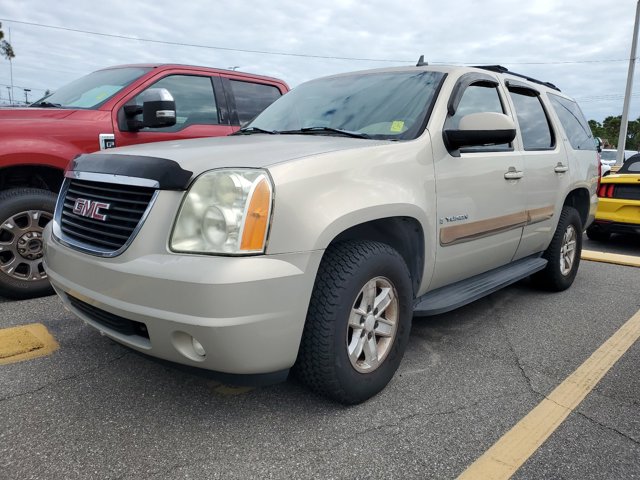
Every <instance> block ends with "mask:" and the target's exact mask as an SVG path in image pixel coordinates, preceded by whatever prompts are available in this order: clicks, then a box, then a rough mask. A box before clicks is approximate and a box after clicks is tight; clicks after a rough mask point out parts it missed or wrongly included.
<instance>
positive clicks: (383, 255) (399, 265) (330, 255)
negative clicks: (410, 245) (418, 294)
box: [294, 241, 413, 404]
mask: <svg viewBox="0 0 640 480" xmlns="http://www.w3.org/2000/svg"><path fill="white" fill-rule="evenodd" d="M374 286H375V294H373V291H374V290H373V287H374ZM385 291H386V295H385ZM387 301H388V302H389V303H388V304H387V306H385V307H384V309H381V310H380V311H377V312H376V311H375V310H374V309H373V308H372V307H374V306H376V305H380V304H381V303H382V304H384V303H386V302H387ZM412 302H413V290H412V286H411V279H410V275H409V271H408V269H407V266H406V264H405V262H404V260H403V259H402V257H401V256H400V255H399V254H398V252H396V251H395V250H394V249H393V248H391V247H389V246H388V245H385V244H383V243H378V242H372V241H353V242H347V243H339V244H335V245H331V246H330V247H329V248H328V249H327V250H326V252H325V254H324V257H323V259H322V262H321V264H320V268H319V270H318V275H317V277H316V281H315V285H314V288H313V293H312V296H311V301H310V303H309V310H308V313H307V319H306V323H305V328H304V332H303V335H302V340H301V344H300V350H299V352H298V358H297V361H296V365H295V366H294V373H295V374H296V375H297V376H298V378H299V379H300V380H301V381H302V382H303V383H304V384H306V385H307V386H308V387H309V388H310V389H311V390H313V391H315V392H316V393H319V394H321V395H323V396H326V397H329V398H331V399H333V400H335V401H338V402H340V403H343V404H357V403H361V402H363V401H365V400H367V399H368V398H370V397H372V396H373V395H375V394H376V393H378V392H379V391H381V390H382V389H383V388H384V387H385V386H386V385H387V384H388V383H389V381H390V380H391V378H392V377H393V375H394V373H395V371H396V370H397V369H398V366H399V365H400V361H401V360H402V356H403V355H404V351H405V349H406V346H407V342H408V340H409V332H410V330H411V319H412V316H413V308H412ZM359 308H360V309H362V311H365V310H366V311H368V312H369V315H368V316H366V317H365V316H364V315H359V314H358V313H356V310H357V309H359ZM349 349H351V353H349ZM374 350H375V353H374Z"/></svg>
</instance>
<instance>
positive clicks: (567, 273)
mask: <svg viewBox="0 0 640 480" xmlns="http://www.w3.org/2000/svg"><path fill="white" fill-rule="evenodd" d="M581 252H582V221H581V220H580V215H579V214H578V211H577V210H576V209H575V208H573V207H569V206H566V205H565V206H564V207H562V212H561V213H560V220H559V221H558V227H557V228H556V231H555V233H554V235H553V239H552V240H551V243H550V244H549V247H547V250H545V252H544V254H543V255H542V257H543V258H546V259H547V261H548V263H547V266H546V267H545V269H544V270H541V271H540V272H538V273H536V274H534V275H533V276H532V280H533V282H534V283H535V285H536V286H538V287H540V288H542V289H545V290H550V291H554V292H560V291H562V290H566V289H567V288H569V287H570V286H571V284H572V283H573V280H574V279H575V278H576V274H577V273H578V267H579V265H580V254H581Z"/></svg>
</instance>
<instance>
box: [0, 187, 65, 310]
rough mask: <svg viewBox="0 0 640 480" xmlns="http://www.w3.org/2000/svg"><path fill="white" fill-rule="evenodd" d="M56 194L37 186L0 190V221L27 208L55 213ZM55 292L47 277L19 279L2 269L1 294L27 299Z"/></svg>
mask: <svg viewBox="0 0 640 480" xmlns="http://www.w3.org/2000/svg"><path fill="white" fill-rule="evenodd" d="M55 205H56V194H55V193H53V192H49V191H47V190H41V189H37V188H15V189H11V190H6V191H4V192H0V222H4V221H6V220H7V219H9V218H11V217H12V216H13V215H15V214H17V213H20V212H23V211H27V210H41V211H45V212H48V213H50V214H51V215H53V212H54V210H55ZM52 293H53V289H52V287H51V284H50V283H49V281H48V280H47V279H43V280H37V281H27V280H19V279H16V278H13V277H10V276H9V275H7V274H5V273H4V272H1V271H0V295H2V296H6V297H9V298H14V299H25V298H34V297H40V296H43V295H50V294H52Z"/></svg>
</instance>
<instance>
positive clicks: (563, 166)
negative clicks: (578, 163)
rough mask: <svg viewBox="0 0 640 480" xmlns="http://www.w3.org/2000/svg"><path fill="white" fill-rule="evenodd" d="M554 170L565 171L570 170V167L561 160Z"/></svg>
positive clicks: (557, 171)
mask: <svg viewBox="0 0 640 480" xmlns="http://www.w3.org/2000/svg"><path fill="white" fill-rule="evenodd" d="M553 171H554V172H556V173H564V172H567V171H569V167H567V166H566V165H563V164H562V163H561V162H558V165H556V168H554V169H553Z"/></svg>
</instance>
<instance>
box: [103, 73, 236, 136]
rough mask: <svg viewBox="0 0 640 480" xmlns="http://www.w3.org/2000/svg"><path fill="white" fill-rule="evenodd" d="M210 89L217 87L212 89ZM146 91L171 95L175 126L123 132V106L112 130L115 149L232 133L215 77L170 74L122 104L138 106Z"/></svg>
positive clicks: (124, 120)
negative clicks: (150, 90) (173, 101)
mask: <svg viewBox="0 0 640 480" xmlns="http://www.w3.org/2000/svg"><path fill="white" fill-rule="evenodd" d="M214 86H218V88H216V89H214ZM148 88H165V89H167V90H168V91H169V92H170V93H171V95H172V96H173V98H174V100H175V102H176V124H175V125H173V126H171V127H163V128H143V129H141V130H139V131H137V132H131V131H127V127H126V117H125V115H124V111H123V107H120V109H119V111H118V112H117V124H116V126H115V129H114V130H115V141H116V146H118V147H122V146H125V145H133V144H138V143H147V142H160V141H165V140H179V139H184V138H196V137H218V136H224V135H229V134H230V133H232V132H233V131H234V129H233V128H232V127H231V126H230V125H229V118H228V114H227V107H226V100H225V98H224V94H222V93H221V91H222V90H221V86H220V78H219V77H218V76H217V75H216V76H208V75H193V74H188V75H187V74H170V75H167V76H165V77H163V78H161V79H160V80H158V81H157V82H155V83H153V84H151V85H149V86H148V87H146V88H145V89H143V90H141V91H138V92H136V93H134V94H133V95H132V96H131V97H130V98H129V100H128V101H127V102H126V105H142V101H141V94H142V92H144V91H145V90H146V89H148ZM140 117H141V115H140ZM138 119H139V120H141V118H138Z"/></svg>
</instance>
